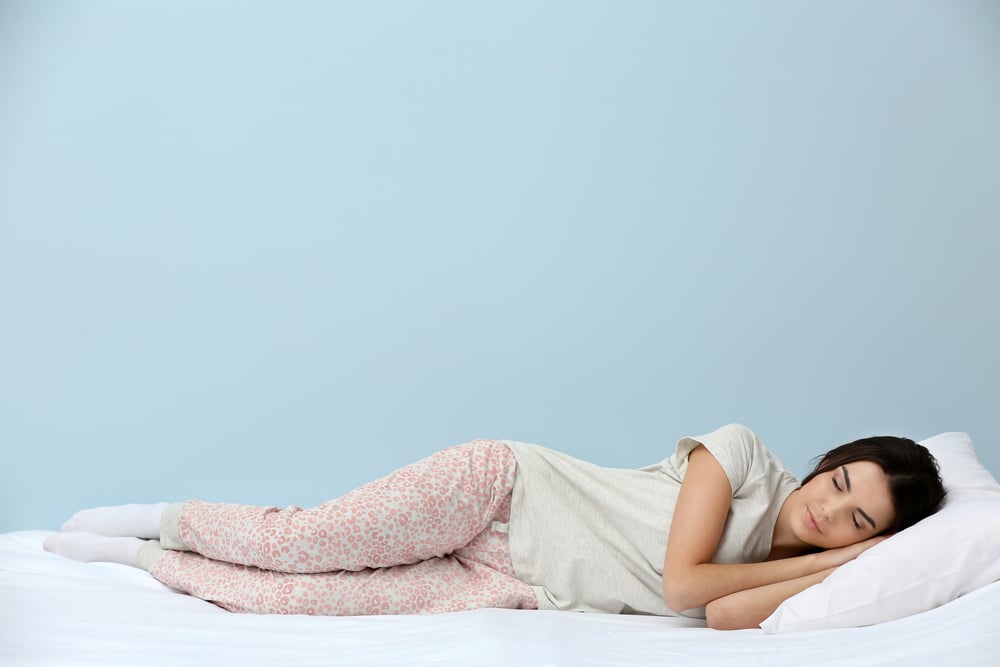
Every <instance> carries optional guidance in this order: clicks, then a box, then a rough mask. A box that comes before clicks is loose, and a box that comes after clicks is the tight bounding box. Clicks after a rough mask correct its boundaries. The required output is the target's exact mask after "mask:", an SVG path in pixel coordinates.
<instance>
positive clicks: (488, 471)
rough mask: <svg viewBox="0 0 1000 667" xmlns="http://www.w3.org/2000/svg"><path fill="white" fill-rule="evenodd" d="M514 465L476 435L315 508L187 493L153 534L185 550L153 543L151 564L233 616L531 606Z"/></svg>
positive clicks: (164, 577) (160, 575)
mask: <svg viewBox="0 0 1000 667" xmlns="http://www.w3.org/2000/svg"><path fill="white" fill-rule="evenodd" d="M516 470H517V464H516V460H515V458H514V454H513V453H512V452H511V451H510V449H508V448H507V447H506V446H505V445H503V444H502V443H499V442H495V441H490V440H477V441H474V442H471V443H469V444H466V445H459V446H457V447H452V448H450V449H446V450H444V451H441V452H438V453H437V454H434V455H432V456H430V457H428V458H426V459H424V460H423V461H419V462H417V463H414V464H412V465H410V466H407V467H405V468H402V469H401V470H398V471H396V472H394V473H392V474H390V475H388V476H386V477H383V478H382V479H379V480H376V481H374V482H371V483H369V484H366V485H364V486H362V487H360V488H358V489H356V490H354V491H352V492H350V493H348V494H346V495H344V496H342V497H340V498H338V499H336V500H331V501H329V502H326V503H323V504H322V505H319V506H318V507H315V508H312V509H307V510H304V509H301V508H299V507H294V506H293V507H289V508H287V509H283V510H279V509H278V508H276V507H254V506H249V505H233V504H224V503H206V502H202V501H198V500H191V501H188V502H186V503H184V505H183V506H182V507H181V509H180V513H179V517H178V520H177V522H176V525H165V526H164V528H163V530H162V534H161V540H162V543H163V545H165V546H173V547H177V548H184V549H188V551H173V550H166V551H162V552H160V553H158V554H157V557H156V558H154V559H152V560H151V561H150V562H151V565H150V566H149V569H150V572H151V573H152V575H153V576H154V577H156V578H157V579H159V580H160V581H162V582H163V583H165V584H167V585H168V586H171V587H173V588H176V589H179V590H181V591H183V592H185V593H189V594H191V595H193V596H195V597H198V598H201V599H204V600H209V601H211V602H214V603H215V604H217V605H219V606H221V607H223V608H225V609H228V610H230V611H235V612H250V613H258V614H316V615H365V614H430V613H440V612H450V611H460V610H465V609H477V608H482V607H505V608H511V609H534V608H536V607H537V603H536V598H535V594H534V591H533V589H532V588H531V587H530V586H528V585H527V584H525V583H523V582H521V581H518V580H517V579H516V578H515V577H514V567H513V564H512V563H511V558H510V549H509V547H508V543H507V533H506V525H507V522H508V521H509V519H510V504H511V491H512V489H513V486H514V476H515V473H516ZM164 523H165V524H169V523H170V521H169V519H168V520H167V521H165V522H164ZM154 548H155V547H154Z"/></svg>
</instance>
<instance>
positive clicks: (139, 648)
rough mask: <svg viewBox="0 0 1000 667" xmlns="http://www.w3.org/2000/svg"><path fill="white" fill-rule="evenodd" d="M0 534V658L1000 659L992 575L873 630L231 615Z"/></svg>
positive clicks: (113, 568)
mask: <svg viewBox="0 0 1000 667" xmlns="http://www.w3.org/2000/svg"><path fill="white" fill-rule="evenodd" d="M49 534H51V533H50V532H48V531H22V532H15V533H6V534H0V595H2V601H0V665H3V666H4V667H22V666H23V667H28V666H30V667H54V666H57V665H94V666H97V665H101V666H102V667H103V666H108V665H129V666H131V667H136V666H140V665H150V666H154V665H164V666H166V665H169V666H170V667H176V666H177V665H185V666H188V665H240V666H241V667H255V666H258V665H260V666H263V665H267V666H268V667H271V666H273V665H293V666H297V665H393V666H396V665H465V666H470V667H471V666H480V665H486V666H491V665H498V666H499V665H503V666H504V667H511V666H514V667H532V666H535V665H537V666H542V665H545V666H550V665H573V666H574V667H575V666H595V667H598V666H599V667H606V666H611V665H616V666H617V665H627V666H633V665H636V666H638V665H657V666H663V665H698V667H711V666H715V665H739V666H740V667H746V666H748V665H767V666H769V667H770V666H781V665H789V666H792V665H794V666H795V667H805V666H807V665H844V666H847V665H850V666H851V667H860V666H865V665H907V666H908V667H909V666H912V665H947V666H948V667H957V666H960V665H963V666H964V665H982V666H984V667H985V666H987V665H989V666H991V667H992V666H996V665H1000V582H997V583H995V584H993V585H991V586H988V587H986V588H984V589H980V590H978V591H975V592H974V593H971V594H969V595H967V596H965V597H963V598H960V599H958V600H955V601H954V602H952V603H950V604H947V605H945V606H943V607H940V608H938V609H934V610H932V611H929V612H926V613H923V614H918V615H916V616H911V617H909V618H904V619H900V620H898V621H894V622H891V623H884V624H881V625H877V626H872V627H866V628H856V629H847V630H827V631H822V632H804V633H793V634H785V635H765V634H764V633H763V631H761V630H741V631H735V632H719V631H715V630H710V629H708V628H706V627H704V623H703V622H701V621H696V620H690V619H674V618H656V617H643V616H617V615H607V614H575V613H566V612H551V611H545V612H543V611H516V610H506V609H483V610H478V611H471V612H461V613H455V614H442V615H436V616H368V617H310V616H255V615H248V614H231V613H229V612H226V611H223V610H222V609H220V608H218V607H215V606H214V605H212V604H209V603H207V602H204V601H201V600H197V599H195V598H192V597H189V596H186V595H182V594H179V593H177V592H176V591H173V590H171V589H170V588H168V587H166V586H164V585H163V584H161V583H160V582H158V581H156V580H155V579H153V578H152V577H150V576H149V575H148V574H147V573H145V572H143V571H141V570H137V569H134V568H129V567H125V566H122V565H114V564H110V563H97V564H84V563H77V562H74V561H71V560H68V559H65V558H61V557H58V556H54V555H51V554H48V553H46V552H45V551H43V550H42V548H41V544H42V541H43V540H44V539H45V537H46V536H47V535H49Z"/></svg>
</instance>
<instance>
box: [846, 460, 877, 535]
mask: <svg viewBox="0 0 1000 667" xmlns="http://www.w3.org/2000/svg"><path fill="white" fill-rule="evenodd" d="M840 471H841V472H842V473H844V486H846V487H847V491H848V492H850V490H851V476H850V475H848V474H847V466H840ZM858 513H859V514H860V515H861V516H862V517H864V520H865V521H867V522H868V523H870V524H871V525H872V528H873V529H875V530H878V526H876V525H875V519H873V518H871V517H870V516H868V513H867V512H865V511H864V510H863V509H861V508H860V507H859V508H858Z"/></svg>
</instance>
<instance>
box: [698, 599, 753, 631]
mask: <svg viewBox="0 0 1000 667" xmlns="http://www.w3.org/2000/svg"><path fill="white" fill-rule="evenodd" d="M705 622H706V623H708V627H710V628H712V629H713V630H745V629H747V628H755V627H757V625H756V624H754V623H751V622H749V620H748V618H747V615H746V614H745V613H743V610H741V609H738V608H737V605H735V604H733V601H732V600H728V599H726V598H724V597H722V598H719V599H718V600H712V601H711V602H709V603H708V604H707V605H705Z"/></svg>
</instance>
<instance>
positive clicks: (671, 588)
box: [663, 577, 705, 612]
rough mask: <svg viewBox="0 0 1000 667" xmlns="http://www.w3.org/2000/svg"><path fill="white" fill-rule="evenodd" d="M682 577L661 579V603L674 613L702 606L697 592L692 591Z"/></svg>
mask: <svg viewBox="0 0 1000 667" xmlns="http://www.w3.org/2000/svg"><path fill="white" fill-rule="evenodd" d="M685 579H686V578H684V577H673V578H671V579H667V578H666V577H664V578H663V601H664V602H666V603H667V606H668V607H670V608H671V609H673V610H674V611H676V612H681V611H685V610H687V609H694V608H695V607H700V606H702V605H703V604H704V603H705V602H704V600H700V599H698V596H697V593H698V591H696V590H694V589H693V588H692V587H691V586H690V584H689V582H688V581H686V580H685Z"/></svg>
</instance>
